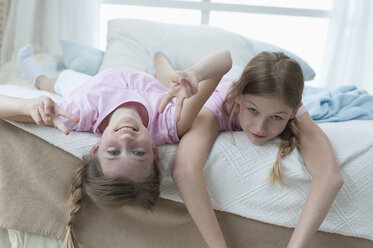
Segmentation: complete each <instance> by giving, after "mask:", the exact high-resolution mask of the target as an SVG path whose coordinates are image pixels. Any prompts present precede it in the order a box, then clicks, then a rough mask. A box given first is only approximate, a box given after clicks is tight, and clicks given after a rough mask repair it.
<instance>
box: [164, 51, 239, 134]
mask: <svg viewBox="0 0 373 248" xmlns="http://www.w3.org/2000/svg"><path fill="white" fill-rule="evenodd" d="M231 67H232V59H231V55H230V52H229V51H219V52H215V53H212V54H210V55H208V56H206V57H204V58H202V59H201V60H200V61H199V62H197V63H196V64H194V65H193V66H192V67H190V68H188V69H187V70H185V71H184V72H175V74H174V75H173V76H171V80H172V83H171V87H170V90H169V93H168V94H167V95H166V96H165V97H164V99H163V101H162V103H161V106H160V112H162V111H163V109H164V107H165V106H166V104H167V103H168V102H169V101H171V100H172V98H173V97H175V96H176V104H175V118H176V121H177V131H178V135H179V137H181V136H182V135H183V134H184V133H185V132H186V131H187V130H188V129H189V128H190V127H191V125H192V123H193V121H194V120H195V119H196V117H197V114H198V113H199V111H200V110H201V109H202V106H203V105H204V104H205V102H206V101H207V99H208V98H209V97H210V96H211V94H212V93H213V92H214V90H215V88H216V86H217V85H218V84H219V82H220V80H221V78H222V77H223V75H224V74H225V73H227V72H228V71H229V70H230V68H231ZM197 89H198V90H197ZM185 98H188V99H186V100H185V102H184V99H185ZM181 110H182V111H181Z"/></svg>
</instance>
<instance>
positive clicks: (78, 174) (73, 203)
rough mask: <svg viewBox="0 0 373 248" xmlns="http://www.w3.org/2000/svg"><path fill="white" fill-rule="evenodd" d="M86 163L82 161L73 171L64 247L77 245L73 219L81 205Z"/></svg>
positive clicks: (68, 247)
mask: <svg viewBox="0 0 373 248" xmlns="http://www.w3.org/2000/svg"><path fill="white" fill-rule="evenodd" d="M86 165H87V164H86V163H84V162H82V163H81V164H80V166H79V168H78V169H77V170H76V171H75V173H74V175H73V178H72V181H71V185H70V198H69V204H68V205H69V209H70V212H69V218H68V220H67V222H66V236H65V241H64V248H76V247H79V246H78V243H77V241H76V240H75V236H74V233H73V231H72V223H73V219H74V217H75V216H76V214H77V212H78V211H79V210H80V208H81V206H82V195H83V181H84V170H85V166H86Z"/></svg>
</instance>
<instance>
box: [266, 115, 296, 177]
mask: <svg viewBox="0 0 373 248" xmlns="http://www.w3.org/2000/svg"><path fill="white" fill-rule="evenodd" d="M298 133H299V131H298V128H297V120H296V119H291V120H289V122H288V124H287V125H286V128H285V130H284V132H283V133H282V134H281V139H282V141H281V142H280V144H279V151H278V156H277V159H276V161H275V163H274V164H273V167H272V169H271V171H270V174H269V180H270V182H271V183H275V182H279V183H280V184H284V178H283V173H282V165H281V159H282V158H284V157H286V156H287V155H289V154H290V153H291V152H292V151H293V150H294V148H295V147H296V146H297V145H298Z"/></svg>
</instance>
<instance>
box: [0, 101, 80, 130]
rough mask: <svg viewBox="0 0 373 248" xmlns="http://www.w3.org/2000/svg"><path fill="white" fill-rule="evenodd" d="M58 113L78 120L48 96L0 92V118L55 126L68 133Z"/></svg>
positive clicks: (76, 120)
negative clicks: (34, 96)
mask: <svg viewBox="0 0 373 248" xmlns="http://www.w3.org/2000/svg"><path fill="white" fill-rule="evenodd" d="M59 115H60V116H64V117H66V118H69V119H71V120H73V121H75V122H78V118H77V117H76V116H74V115H72V114H71V113H69V112H68V111H66V110H64V109H62V108H60V107H59V106H58V105H57V104H56V103H55V102H54V101H53V100H52V99H50V98H49V97H46V96H41V97H37V98H33V99H23V98H17V97H10V96H5V95H1V94H0V119H7V120H11V121H18V122H31V123H36V124H38V125H44V126H52V127H53V126H55V127H56V128H58V129H60V130H61V131H62V132H63V133H65V134H69V130H68V129H67V127H66V126H65V125H64V124H63V123H62V122H61V121H60V120H59V119H58V118H57V116H59Z"/></svg>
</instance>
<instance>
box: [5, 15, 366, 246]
mask: <svg viewBox="0 0 373 248" xmlns="http://www.w3.org/2000/svg"><path fill="white" fill-rule="evenodd" d="M197 37H198V38H197ZM159 42H161V43H163V44H164V45H165V46H166V47H167V49H168V52H169V53H170V58H171V60H172V61H173V62H174V63H175V64H176V66H177V67H178V68H186V67H187V66H189V65H191V64H192V63H193V62H195V61H196V60H198V59H199V58H200V57H202V56H203V55H205V54H208V53H210V52H212V51H214V50H219V49H229V50H230V51H231V53H232V58H233V62H234V64H236V65H238V66H243V65H245V64H246V63H247V61H248V60H249V59H250V58H251V57H253V56H254V54H255V53H257V52H259V51H260V50H277V49H279V48H277V47H275V46H271V45H270V44H266V43H261V42H260V41H255V40H253V39H249V38H245V37H242V36H239V35H237V34H233V33H230V32H228V31H225V30H222V29H217V28H211V27H205V26H202V27H197V26H187V25H171V24H163V23H155V22H149V21H140V20H131V19H121V20H114V21H111V22H110V23H109V29H108V46H107V50H106V52H105V53H102V52H101V51H98V50H92V48H84V47H83V48H84V49H83V48H82V47H80V48H78V46H79V44H74V43H71V42H63V43H61V46H62V47H63V49H62V50H63V52H64V54H63V60H64V64H65V65H66V66H68V67H69V68H72V69H75V70H78V71H82V72H87V68H86V67H85V66H84V65H85V64H87V61H91V62H92V61H93V60H92V57H90V56H93V54H94V56H95V57H94V58H95V60H94V61H97V63H91V64H93V65H94V66H95V67H96V68H92V67H90V68H89V70H91V71H90V72H91V73H94V71H95V70H104V69H107V68H112V67H122V68H127V69H136V70H143V69H144V68H146V67H147V66H149V65H150V64H151V56H150V47H151V46H152V45H153V44H154V43H159ZM190 51H193V52H190ZM78 52H80V53H82V54H81V56H75V57H74V56H71V54H74V53H75V54H76V53H78ZM88 55H89V56H88ZM293 56H294V57H295V56H296V55H293ZM38 58H39V59H42V60H43V61H47V62H48V61H49V62H48V63H49V65H52V64H51V63H50V61H52V60H50V57H49V56H46V55H40V56H39V57H38ZM296 58H297V59H298V61H299V62H300V64H301V66H302V69H303V72H304V75H305V78H306V79H308V80H310V79H312V78H313V77H314V72H313V70H312V68H311V67H310V66H309V65H308V64H307V63H306V62H304V61H303V60H302V59H301V58H299V57H296ZM53 61H54V62H53V69H54V70H55V71H58V70H60V69H61V67H60V66H59V63H60V60H58V59H57V58H56V57H54V60H53ZM55 71H54V72H53V73H55ZM51 73H52V72H51ZM0 83H1V84H2V85H0V92H1V93H3V94H7V95H13V96H23V97H34V96H36V95H38V94H40V92H37V91H35V90H34V89H33V88H31V87H30V86H29V85H27V84H26V83H25V81H24V80H23V79H22V78H20V75H19V71H18V69H17V66H16V64H15V63H14V62H11V63H8V64H6V65H4V66H3V67H2V68H0ZM5 83H6V84H5ZM50 96H51V97H52V98H54V99H55V100H56V101H59V100H60V98H59V96H57V95H50ZM319 125H320V127H321V128H322V129H323V130H324V131H325V133H326V134H327V135H328V137H329V139H330V141H331V143H332V145H333V148H334V150H335V153H336V157H337V161H338V164H339V166H340V168H341V172H342V175H343V177H344V180H345V184H344V186H343V188H342V190H341V192H340V193H339V194H338V196H337V198H336V200H335V202H334V204H333V205H332V207H331V209H330V211H329V214H328V216H327V217H326V219H325V221H324V222H323V224H322V225H321V227H320V231H319V232H318V233H317V234H316V236H315V238H314V239H313V241H312V244H311V245H310V247H362V248H365V247H372V246H373V193H372V192H373V191H372V189H373V181H372V178H373V128H372V127H373V121H368V120H354V121H348V122H334V123H320V124H319ZM0 129H1V133H2V137H3V138H2V142H1V143H0V147H1V149H0V151H1V158H0V212H1V213H2V214H1V216H0V228H1V231H0V244H1V245H0V246H1V247H60V246H61V245H62V241H61V240H62V239H63V237H64V233H65V229H64V223H65V220H66V218H67V209H66V206H65V202H66V199H67V188H68V180H69V176H71V173H72V172H73V170H74V166H75V165H76V164H77V163H78V162H79V158H81V157H82V156H83V155H84V154H85V153H88V152H89V150H90V147H91V146H92V145H93V144H95V143H96V141H97V138H96V137H94V136H93V135H91V134H87V133H78V132H72V133H71V135H69V136H64V135H63V134H62V133H60V132H59V131H58V130H56V129H53V128H49V127H38V126H36V125H33V124H23V123H15V122H7V121H1V122H0ZM232 136H233V137H234V140H235V142H236V145H233V144H232ZM176 149H177V145H176V144H175V145H164V146H161V147H160V148H159V152H160V159H161V163H160V166H161V172H162V177H163V179H162V184H161V200H160V203H159V204H158V205H157V207H156V208H155V210H154V211H153V212H148V211H144V210H142V209H139V208H136V207H132V206H129V207H125V208H121V209H114V210H113V209H108V208H105V207H102V206H97V205H95V204H94V203H91V202H88V204H87V207H85V208H84V211H83V212H84V214H82V215H79V216H78V218H79V223H80V224H77V225H76V226H74V230H77V236H78V239H79V241H80V242H81V243H82V244H83V247H152V248H157V247H206V245H205V244H204V242H203V240H202V237H201V236H200V234H199V233H198V230H197V229H196V227H195V226H194V224H193V222H192V220H191V218H190V217H189V215H188V213H187V211H186V209H185V207H184V205H183V204H182V200H181V198H180V196H179V194H178V192H177V189H176V187H175V185H174V184H173V182H172V179H171V170H172V164H173V161H174V156H175V152H176ZM16 151H22V152H16ZM276 154H277V146H276V140H274V141H273V142H270V143H268V144H266V145H264V146H261V147H256V146H254V145H252V144H251V143H250V142H249V141H248V140H247V139H246V137H245V135H244V134H243V133H241V132H234V133H233V134H232V133H229V132H225V133H222V134H221V135H220V136H219V137H218V139H217V141H216V142H215V144H214V146H213V148H212V150H211V152H210V155H209V158H208V161H207V163H206V166H205V168H204V171H203V173H204V176H205V178H206V182H207V186H208V191H209V193H210V196H211V200H212V204H213V206H214V208H215V209H216V212H217V215H218V219H219V222H220V224H221V227H222V230H223V233H224V236H225V238H226V240H227V243H228V246H229V247H269V248H270V247H285V246H286V244H287V241H288V240H289V237H290V235H291V232H292V228H293V227H294V226H295V224H296V223H297V220H298V218H299V216H300V213H301V211H302V206H303V204H304V201H305V198H306V196H307V192H308V188H309V185H310V182H311V176H310V174H309V173H308V171H307V169H306V167H305V164H304V162H303V160H302V157H301V155H300V153H299V151H298V150H295V151H294V152H293V153H292V154H291V155H290V156H288V157H287V158H285V159H284V161H283V165H284V168H285V171H284V176H285V181H286V185H285V186H272V185H270V184H268V182H267V180H266V176H267V174H268V170H269V168H270V167H271V165H272V163H273V161H274V160H275V157H276ZM98 234H100V235H98Z"/></svg>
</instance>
